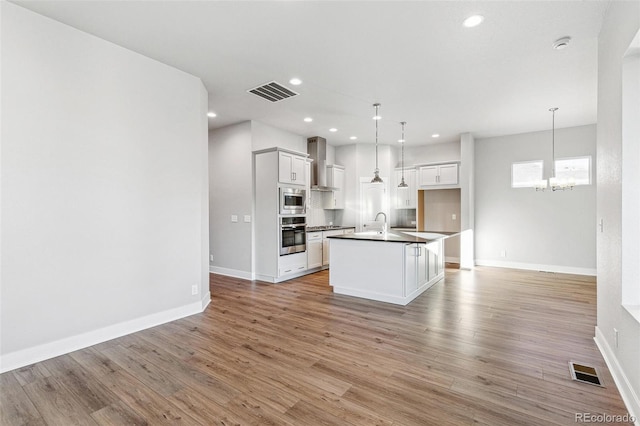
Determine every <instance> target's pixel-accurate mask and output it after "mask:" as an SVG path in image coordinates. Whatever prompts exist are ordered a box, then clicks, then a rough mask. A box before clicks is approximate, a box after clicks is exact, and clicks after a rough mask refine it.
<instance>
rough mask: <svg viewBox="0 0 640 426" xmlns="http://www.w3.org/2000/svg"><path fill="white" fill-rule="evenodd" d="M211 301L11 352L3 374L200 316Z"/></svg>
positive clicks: (2, 360)
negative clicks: (181, 319) (192, 316)
mask: <svg viewBox="0 0 640 426" xmlns="http://www.w3.org/2000/svg"><path fill="white" fill-rule="evenodd" d="M210 301H211V293H209V292H207V293H206V294H205V295H204V296H203V298H202V299H201V300H198V301H197V302H194V303H190V304H188V305H185V306H180V307H178V308H173V309H169V310H166V311H163V312H157V313H154V314H151V315H147V316H144V317H140V318H136V319H133V320H129V321H125V322H121V323H119V324H114V325H110V326H107V327H104V328H100V329H97V330H92V331H89V332H86V333H82V334H78V335H76V336H71V337H67V338H64V339H60V340H56V341H55V342H50V343H45V344H43V345H38V346H34V347H31V348H27V349H22V350H19V351H16V352H10V353H8V354H5V355H2V356H1V357H0V373H4V372H6V371H11V370H15V369H16V368H20V367H24V366H26V365H31V364H33V363H36V362H40V361H44V360H46V359H50V358H54V357H57V356H60V355H64V354H68V353H69V352H73V351H77V350H79V349H83V348H86V347H89V346H93V345H96V344H98V343H102V342H106V341H107V340H111V339H115V338H117V337H121V336H124V335H127V334H131V333H135V332H136V331H140V330H144V329H147V328H151V327H155V326H156V325H160V324H164V323H167V322H170V321H175V320H177V319H180V318H184V317H188V316H190V315H193V314H197V313H200V312H202V311H203V310H204V308H206V307H207V305H208V304H209V302H210Z"/></svg>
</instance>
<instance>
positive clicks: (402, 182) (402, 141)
mask: <svg viewBox="0 0 640 426" xmlns="http://www.w3.org/2000/svg"><path fill="white" fill-rule="evenodd" d="M400 124H401V125H402V139H400V140H399V141H398V142H400V143H401V144H402V145H401V147H402V148H401V150H402V156H401V160H400V167H401V170H402V178H401V179H400V183H399V184H398V188H408V187H409V185H407V184H406V183H405V181H404V125H405V124H407V122H406V121H402V122H400Z"/></svg>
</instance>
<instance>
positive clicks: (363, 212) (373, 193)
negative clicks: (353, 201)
mask: <svg viewBox="0 0 640 426" xmlns="http://www.w3.org/2000/svg"><path fill="white" fill-rule="evenodd" d="M369 180H370V178H367V179H366V180H365V178H362V179H361V182H360V218H359V223H358V231H359V232H362V231H366V230H367V229H366V227H365V226H364V225H365V224H367V223H370V222H373V221H374V220H375V217H376V214H377V213H378V212H384V213H385V214H386V215H387V224H389V221H390V219H391V217H390V215H389V191H388V190H387V185H388V184H387V182H388V181H389V178H386V177H383V178H382V180H383V181H384V183H371V182H369ZM379 221H381V222H382V221H383V219H382V217H380V218H379Z"/></svg>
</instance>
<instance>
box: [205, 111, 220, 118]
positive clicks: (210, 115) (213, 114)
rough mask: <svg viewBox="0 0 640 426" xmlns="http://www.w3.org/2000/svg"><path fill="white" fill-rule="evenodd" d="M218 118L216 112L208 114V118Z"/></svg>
mask: <svg viewBox="0 0 640 426" xmlns="http://www.w3.org/2000/svg"><path fill="white" fill-rule="evenodd" d="M217 116H218V114H216V113H215V112H213V111H209V112H208V113H207V117H211V118H213V117H217Z"/></svg>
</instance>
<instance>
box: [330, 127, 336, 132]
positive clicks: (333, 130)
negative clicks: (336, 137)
mask: <svg viewBox="0 0 640 426" xmlns="http://www.w3.org/2000/svg"><path fill="white" fill-rule="evenodd" d="M329 131H330V132H337V131H338V129H336V128H335V127H332V128H330V129H329Z"/></svg>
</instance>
